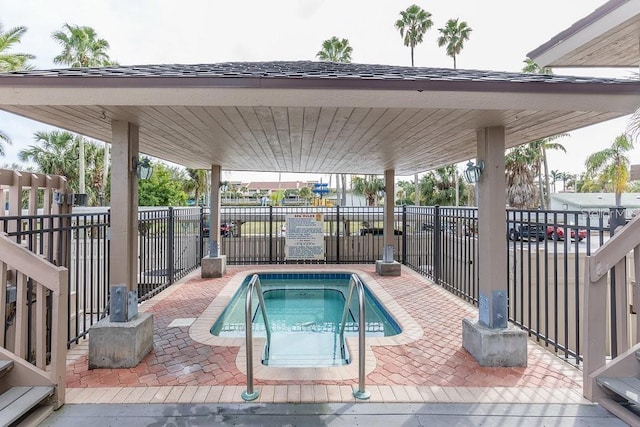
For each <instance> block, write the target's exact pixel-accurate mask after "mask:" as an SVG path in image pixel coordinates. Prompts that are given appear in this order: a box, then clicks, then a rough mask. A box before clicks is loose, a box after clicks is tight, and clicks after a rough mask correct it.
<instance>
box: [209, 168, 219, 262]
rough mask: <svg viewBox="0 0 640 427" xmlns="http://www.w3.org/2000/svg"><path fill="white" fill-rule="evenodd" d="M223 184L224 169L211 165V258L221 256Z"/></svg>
mask: <svg viewBox="0 0 640 427" xmlns="http://www.w3.org/2000/svg"><path fill="white" fill-rule="evenodd" d="M221 182H222V168H221V167H220V166H219V165H211V197H209V203H210V205H209V209H210V213H211V215H210V216H209V222H210V224H209V256H211V257H217V256H218V255H220V244H219V243H220V242H219V240H220V183H221Z"/></svg>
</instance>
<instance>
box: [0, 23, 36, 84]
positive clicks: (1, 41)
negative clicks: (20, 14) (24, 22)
mask: <svg viewBox="0 0 640 427" xmlns="http://www.w3.org/2000/svg"><path fill="white" fill-rule="evenodd" d="M26 32H27V27H15V28H11V29H10V30H8V31H3V28H2V24H0V72H5V71H18V70H27V69H30V68H32V67H31V66H30V65H29V64H28V63H27V61H29V60H30V59H34V58H35V56H33V55H30V54H28V53H9V52H8V50H9V49H11V48H12V47H13V46H14V45H17V44H18V43H20V39H21V38H22V36H23V35H24V33H26Z"/></svg>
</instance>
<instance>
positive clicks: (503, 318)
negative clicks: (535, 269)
mask: <svg viewBox="0 0 640 427" xmlns="http://www.w3.org/2000/svg"><path fill="white" fill-rule="evenodd" d="M504 151H505V132H504V128H503V127H489V128H483V129H479V130H478V132H477V152H478V160H482V161H483V162H484V170H483V172H482V174H481V176H480V181H479V182H478V183H477V186H478V229H479V231H480V232H479V234H478V254H479V255H478V262H479V266H478V283H479V303H478V306H479V308H478V311H479V316H478V319H464V320H463V322H462V345H463V347H464V348H465V349H466V350H467V351H469V353H471V355H472V356H474V357H475V358H476V360H477V361H478V363H480V365H482V366H526V364H527V335H526V333H525V332H524V331H522V330H521V329H519V328H515V327H514V326H509V325H508V311H507V284H508V282H507V241H506V238H505V237H504V236H506V234H505V233H506V225H505V224H506V210H505V204H506V203H505V190H506V180H505V173H504ZM500 236H502V238H499V237H500Z"/></svg>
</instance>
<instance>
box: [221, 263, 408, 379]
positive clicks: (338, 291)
mask: <svg viewBox="0 0 640 427" xmlns="http://www.w3.org/2000/svg"><path fill="white" fill-rule="evenodd" d="M258 275H259V277H260V282H261V286H262V292H263V298H264V303H265V308H266V312H267V318H268V319H269V325H270V326H271V330H272V336H271V343H270V347H269V353H268V358H265V357H263V360H262V363H263V364H265V365H270V366H293V367H295V366H340V365H344V364H348V363H350V357H349V354H348V352H347V351H345V344H344V342H339V341H340V339H339V330H340V324H341V321H342V316H343V311H344V306H345V302H346V297H347V293H348V290H349V281H350V279H351V273H311V272H303V273H258ZM251 276H252V275H249V276H247V277H246V278H245V279H244V281H243V282H242V285H241V286H240V287H239V288H238V289H237V290H236V292H235V294H234V295H233V297H232V299H231V301H230V302H229V304H228V305H227V306H226V308H225V309H224V310H223V312H222V314H221V315H220V317H219V318H218V319H217V320H216V322H215V323H214V325H213V326H212V327H211V330H210V332H211V333H212V334H213V335H216V336H220V337H235V338H237V337H244V336H245V320H244V316H245V313H244V310H245V294H246V287H247V286H248V283H249V281H250V280H251ZM364 290H365V301H366V302H365V307H366V315H365V316H366V319H365V320H366V321H365V328H366V329H365V332H366V335H367V337H389V336H394V335H397V334H399V333H400V332H401V328H400V326H399V325H398V323H397V322H396V320H395V319H394V318H393V316H391V314H389V313H388V312H387V310H386V309H385V308H384V306H383V305H382V304H381V303H380V302H379V301H378V299H377V298H376V297H375V296H374V295H373V293H372V292H371V291H370V290H369V289H368V288H367V287H366V285H365V287H364ZM253 297H254V298H253V301H254V303H253V306H252V309H253V313H252V319H253V322H252V325H253V327H252V331H253V334H254V336H256V337H265V336H266V333H265V325H264V319H263V318H262V313H261V308H260V307H259V306H258V298H257V297H256V294H255V290H254V296H253ZM347 314H348V315H347V320H346V322H345V331H344V336H345V337H348V336H357V335H358V300H357V298H356V297H355V293H354V297H352V298H351V303H350V305H349V310H348V313H347Z"/></svg>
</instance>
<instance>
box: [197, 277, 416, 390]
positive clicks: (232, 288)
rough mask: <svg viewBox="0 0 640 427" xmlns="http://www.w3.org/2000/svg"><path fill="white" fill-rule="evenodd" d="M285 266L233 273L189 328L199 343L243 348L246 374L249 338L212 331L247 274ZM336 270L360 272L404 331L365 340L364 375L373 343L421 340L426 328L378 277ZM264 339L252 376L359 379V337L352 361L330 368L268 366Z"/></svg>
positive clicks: (256, 348) (258, 342)
mask: <svg viewBox="0 0 640 427" xmlns="http://www.w3.org/2000/svg"><path fill="white" fill-rule="evenodd" d="M283 270H285V269H283V266H276V267H268V266H265V267H261V268H256V269H251V270H245V271H242V272H239V273H236V274H234V275H233V276H232V277H231V278H230V279H229V281H228V282H227V284H226V285H225V286H224V288H223V289H222V290H221V291H220V292H219V293H218V295H216V297H215V298H214V299H213V301H212V302H211V304H209V306H207V308H206V309H205V310H204V311H203V312H202V314H201V315H200V316H199V317H198V318H196V320H195V321H194V322H193V324H192V325H191V327H190V328H189V336H190V337H191V339H193V340H194V341H196V342H199V343H201V344H205V345H213V346H228V347H240V349H239V352H238V356H237V358H236V367H237V368H238V370H239V371H240V372H242V373H243V374H246V373H247V359H246V353H247V350H246V340H245V338H244V337H239V338H230V337H219V336H215V335H213V334H211V332H210V330H211V327H212V326H213V324H214V323H215V321H216V320H217V319H218V317H219V316H220V315H221V314H222V311H223V310H224V309H225V307H226V306H227V304H228V303H229V301H231V298H232V297H233V295H234V294H235V292H236V290H237V289H238V287H239V286H240V285H241V284H242V282H243V281H244V279H245V277H247V276H248V275H252V274H256V273H283V272H284V271H283ZM286 272H291V273H314V272H313V271H311V270H309V266H306V268H296V267H287V268H286ZM332 272H335V273H340V272H344V273H348V274H357V275H358V276H359V277H360V278H361V279H362V281H363V282H364V283H365V284H366V286H367V287H368V288H369V290H370V291H371V293H372V294H373V295H374V296H375V297H376V298H377V299H378V301H379V302H380V303H381V304H382V305H384V306H385V309H386V310H387V312H388V313H389V314H390V315H391V316H392V317H393V318H394V320H395V321H396V322H397V323H398V325H399V326H400V328H401V329H402V332H400V333H399V334H397V335H394V336H390V337H369V338H367V339H366V340H365V374H369V373H371V372H373V370H374V369H375V368H376V365H377V361H376V356H375V354H374V352H373V349H372V347H373V346H392V345H403V344H408V343H411V342H414V341H416V340H418V339H420V338H421V337H422V336H423V334H424V330H423V329H422V327H421V326H420V325H419V324H418V323H417V322H416V321H415V320H414V319H413V317H412V316H411V315H410V314H409V313H408V312H407V311H406V310H404V309H403V308H402V306H400V304H398V302H396V301H395V299H394V298H393V297H392V296H391V295H389V294H388V293H387V291H386V290H385V289H384V288H383V287H382V286H381V285H380V284H379V283H378V282H377V281H376V279H375V278H374V277H373V276H371V275H370V274H368V273H367V272H365V271H363V270H359V269H357V268H353V267H351V266H350V267H348V268H336V269H335V270H334V271H332ZM318 273H327V270H326V269H324V270H318ZM264 341H265V339H264V338H254V339H253V360H254V366H253V375H254V377H255V378H256V379H260V380H297V381H305V380H348V379H354V378H358V374H359V370H358V362H357V361H358V358H359V350H358V338H357V337H347V338H346V342H347V348H348V350H349V353H350V354H351V363H349V364H348V365H342V366H329V367H279V366H265V365H263V364H262V363H259V362H256V361H260V360H262V351H263V348H264Z"/></svg>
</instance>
